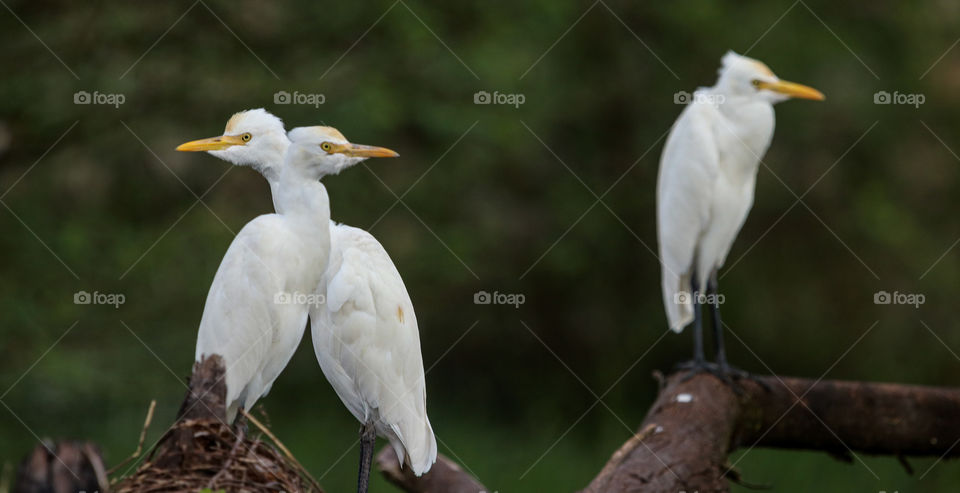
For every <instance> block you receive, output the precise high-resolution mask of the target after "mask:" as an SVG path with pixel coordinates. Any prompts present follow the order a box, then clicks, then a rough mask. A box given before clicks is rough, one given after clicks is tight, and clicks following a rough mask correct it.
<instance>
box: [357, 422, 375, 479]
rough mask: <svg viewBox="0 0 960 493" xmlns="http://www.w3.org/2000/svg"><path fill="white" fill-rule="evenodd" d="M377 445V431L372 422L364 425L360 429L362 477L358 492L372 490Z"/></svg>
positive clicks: (360, 476) (360, 477)
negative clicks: (375, 446)
mask: <svg viewBox="0 0 960 493" xmlns="http://www.w3.org/2000/svg"><path fill="white" fill-rule="evenodd" d="M376 443H377V430H376V429H375V428H374V427H373V423H372V422H368V423H364V424H363V427H362V428H360V475H359V478H357V492H358V493H367V489H369V488H370V465H371V464H372V463H373V447H374V445H376Z"/></svg>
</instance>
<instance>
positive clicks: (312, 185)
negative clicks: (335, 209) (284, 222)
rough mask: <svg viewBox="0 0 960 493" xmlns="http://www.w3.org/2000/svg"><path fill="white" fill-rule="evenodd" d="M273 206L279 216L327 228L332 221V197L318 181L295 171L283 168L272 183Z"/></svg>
mask: <svg viewBox="0 0 960 493" xmlns="http://www.w3.org/2000/svg"><path fill="white" fill-rule="evenodd" d="M270 189H271V191H272V192H273V205H274V207H275V208H276V210H277V212H278V213H279V214H282V215H284V216H287V217H290V218H292V219H296V220H303V221H306V222H308V223H316V224H321V225H324V226H326V225H327V223H329V221H330V197H329V195H327V188H326V187H324V186H323V184H322V183H320V182H319V181H318V180H316V179H315V178H312V177H308V176H304V175H303V174H301V173H299V172H298V171H297V170H295V169H290V168H283V169H282V170H281V171H280V173H279V176H278V177H277V179H276V180H275V181H271V182H270Z"/></svg>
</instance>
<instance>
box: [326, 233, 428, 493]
mask: <svg viewBox="0 0 960 493" xmlns="http://www.w3.org/2000/svg"><path fill="white" fill-rule="evenodd" d="M330 242H331V245H332V249H331V251H330V262H329V264H328V267H327V272H326V275H325V276H324V278H323V281H322V282H321V285H320V287H319V288H318V289H317V291H318V292H325V293H326V297H325V298H326V303H324V304H322V305H316V306H313V307H311V308H310V324H311V335H312V338H313V347H314V350H315V351H316V354H317V361H318V362H319V363H320V368H321V369H322V370H323V373H324V375H326V377H327V380H329V381H330V383H331V384H332V385H333V388H334V390H336V392H337V395H339V396H340V399H341V400H342V401H343V403H344V405H346V406H347V409H349V410H350V412H351V413H352V414H353V416H354V417H356V418H357V419H358V420H359V421H360V422H361V423H363V428H362V430H361V432H360V445H361V446H360V478H359V482H360V486H359V488H358V491H360V492H361V493H363V492H366V491H367V484H368V481H369V475H370V463H371V460H372V458H373V446H374V442H375V441H376V437H377V435H379V436H382V437H384V438H386V439H387V440H389V441H390V444H391V445H392V446H393V448H394V450H395V451H396V453H397V457H398V458H399V459H400V463H401V464H403V463H404V458H406V463H407V464H409V465H410V467H411V468H412V470H413V472H414V474H416V475H417V476H420V475H422V474H423V473H425V472H427V471H429V470H430V467H431V466H432V465H433V463H434V462H435V461H436V459H437V441H436V437H434V434H433V428H432V427H431V426H430V420H429V419H428V418H427V402H426V399H427V394H426V382H425V381H424V372H423V358H422V357H421V355H420V336H419V332H418V329H417V318H416V315H415V314H414V311H413V302H412V301H410V295H409V294H407V289H406V287H405V286H404V284H403V279H402V278H401V277H400V273H399V272H398V271H397V268H396V267H395V266H394V264H393V262H392V261H391V260H390V256H389V255H388V254H387V252H386V250H384V248H383V246H381V245H380V243H379V242H378V241H377V240H376V238H374V237H373V236H372V235H370V233H367V232H366V231H364V230H362V229H358V228H354V227H350V226H346V225H343V224H331V228H330Z"/></svg>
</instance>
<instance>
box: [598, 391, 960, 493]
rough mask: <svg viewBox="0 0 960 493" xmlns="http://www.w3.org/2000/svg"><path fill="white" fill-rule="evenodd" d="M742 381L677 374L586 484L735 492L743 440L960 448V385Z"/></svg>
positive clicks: (907, 449)
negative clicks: (732, 465) (731, 478)
mask: <svg viewBox="0 0 960 493" xmlns="http://www.w3.org/2000/svg"><path fill="white" fill-rule="evenodd" d="M736 388H737V391H734V389H733V388H732V387H731V386H729V385H726V384H724V383H723V382H721V381H720V380H719V379H717V378H716V377H714V376H712V375H708V374H700V375H696V376H694V377H693V378H691V379H689V380H686V381H684V379H683V375H673V376H671V377H670V378H668V379H667V382H666V385H665V386H664V388H663V389H662V390H661V392H660V395H659V396H658V397H657V400H656V402H655V403H654V404H653V406H652V407H651V408H650V411H649V412H648V414H647V417H646V418H645V419H644V421H643V424H641V428H640V429H641V431H640V432H639V433H638V434H637V436H635V437H634V438H632V439H631V440H629V441H628V442H627V443H626V444H624V445H623V446H622V447H621V448H620V449H619V450H618V451H617V452H616V453H614V455H613V457H611V459H610V461H608V463H607V465H606V466H605V467H604V468H603V470H602V471H601V472H600V474H599V475H598V476H597V477H596V478H595V479H594V480H593V481H592V482H591V483H590V485H589V486H587V488H586V489H585V490H584V491H585V492H590V493H599V492H640V491H643V492H664V493H666V492H670V493H676V492H678V491H698V492H700V493H707V492H727V491H729V484H728V479H727V476H728V473H729V471H728V469H729V467H728V465H727V456H728V455H729V454H730V452H732V451H734V450H736V449H737V448H740V447H776V448H788V449H806V450H822V451H825V452H828V453H830V454H832V455H835V456H847V455H848V454H849V453H850V452H862V453H869V454H887V455H896V456H910V455H913V456H938V457H940V456H945V457H955V456H958V455H960V447H954V445H956V444H957V442H958V441H960V390H957V389H945V388H935V387H924V386H917V385H899V384H890V383H865V382H843V381H830V380H822V381H813V380H808V379H803V378H792V377H787V378H778V377H767V376H764V377H758V378H757V380H756V381H753V380H749V379H747V380H738V381H737V385H736Z"/></svg>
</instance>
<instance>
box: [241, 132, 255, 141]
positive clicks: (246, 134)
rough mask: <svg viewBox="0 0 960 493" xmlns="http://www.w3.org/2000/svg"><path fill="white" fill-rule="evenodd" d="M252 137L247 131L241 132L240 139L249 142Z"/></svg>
mask: <svg viewBox="0 0 960 493" xmlns="http://www.w3.org/2000/svg"><path fill="white" fill-rule="evenodd" d="M252 138H253V136H252V135H250V132H247V133H245V134H243V135H241V136H240V140H242V141H244V142H250V139H252Z"/></svg>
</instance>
